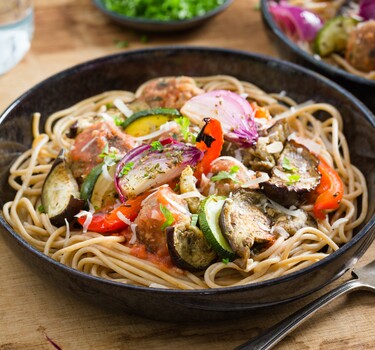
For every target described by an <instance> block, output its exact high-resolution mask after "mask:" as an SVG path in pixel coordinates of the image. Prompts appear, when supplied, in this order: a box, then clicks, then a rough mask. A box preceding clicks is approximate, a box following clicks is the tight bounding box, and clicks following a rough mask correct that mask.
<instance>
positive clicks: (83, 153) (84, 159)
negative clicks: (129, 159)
mask: <svg viewBox="0 0 375 350" xmlns="http://www.w3.org/2000/svg"><path fill="white" fill-rule="evenodd" d="M106 145H108V148H111V147H114V148H116V149H117V150H118V151H119V152H120V153H124V152H127V151H129V150H130V149H132V148H134V146H135V145H136V143H135V140H134V138H133V137H132V136H130V135H126V134H124V133H122V132H121V131H120V129H119V128H117V127H116V126H115V125H114V124H113V123H112V122H99V123H95V124H93V125H91V126H90V127H88V128H87V129H86V130H85V131H83V132H81V133H80V134H78V135H77V137H76V138H75V140H74V144H73V146H72V149H71V150H70V160H71V162H72V164H71V169H72V172H73V176H74V177H75V178H76V179H77V180H78V181H79V182H81V181H83V179H84V178H85V177H86V175H87V174H88V173H89V172H90V171H91V169H92V168H94V167H95V166H96V165H98V164H99V163H101V162H102V161H103V159H102V158H100V156H99V155H100V153H102V151H103V149H104V147H105V146H106Z"/></svg>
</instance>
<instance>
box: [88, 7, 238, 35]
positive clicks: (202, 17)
mask: <svg viewBox="0 0 375 350" xmlns="http://www.w3.org/2000/svg"><path fill="white" fill-rule="evenodd" d="M231 2H232V0H179V1H176V0H93V3H94V4H95V6H96V7H97V8H98V9H99V10H100V11H102V12H103V13H104V14H106V15H107V16H109V17H111V18H112V19H113V20H114V21H116V22H118V23H120V24H122V25H124V26H127V27H130V28H133V29H138V30H142V31H148V32H170V31H177V30H185V29H190V28H193V27H197V26H199V25H201V24H203V23H205V22H206V21H208V20H209V19H211V18H213V17H214V16H216V15H218V14H219V13H221V12H222V11H224V10H225V9H226V8H227V7H228V6H229V5H230V4H231Z"/></svg>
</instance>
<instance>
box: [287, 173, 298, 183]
mask: <svg viewBox="0 0 375 350" xmlns="http://www.w3.org/2000/svg"><path fill="white" fill-rule="evenodd" d="M300 178H301V176H300V175H298V174H291V175H289V176H288V179H289V181H288V183H287V185H293V184H294V183H296V182H298V180H299V179H300Z"/></svg>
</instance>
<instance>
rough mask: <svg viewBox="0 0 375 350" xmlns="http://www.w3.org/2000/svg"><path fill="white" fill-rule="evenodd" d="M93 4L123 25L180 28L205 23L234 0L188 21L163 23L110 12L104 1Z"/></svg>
mask: <svg viewBox="0 0 375 350" xmlns="http://www.w3.org/2000/svg"><path fill="white" fill-rule="evenodd" d="M92 2H93V4H94V5H95V6H96V7H97V9H99V10H100V11H101V12H102V13H104V14H106V15H107V16H109V17H112V18H113V19H115V20H117V21H120V22H123V23H129V24H130V23H131V24H137V25H139V26H142V25H159V26H163V27H164V28H166V27H169V26H171V27H179V26H185V25H189V24H193V23H195V22H199V21H204V20H205V19H208V18H210V17H213V16H215V15H217V14H219V13H220V12H222V11H224V10H225V9H226V8H227V7H229V5H230V4H231V3H232V2H233V0H224V3H222V4H221V5H219V6H216V7H214V8H213V9H211V10H210V11H207V12H206V13H204V14H203V15H198V16H194V17H192V18H188V19H182V20H168V21H162V20H157V19H150V18H143V17H131V16H125V15H122V14H120V13H117V12H114V11H110V10H108V9H107V8H106V7H105V5H104V4H103V0H92Z"/></svg>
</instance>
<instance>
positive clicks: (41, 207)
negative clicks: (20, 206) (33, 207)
mask: <svg viewBox="0 0 375 350" xmlns="http://www.w3.org/2000/svg"><path fill="white" fill-rule="evenodd" d="M38 212H39V213H41V214H43V213H45V212H46V211H45V209H44V207H43V205H42V204H41V205H40V206H39V207H38Z"/></svg>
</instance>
